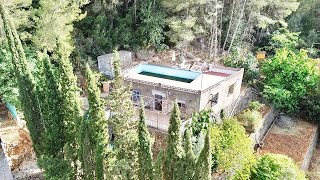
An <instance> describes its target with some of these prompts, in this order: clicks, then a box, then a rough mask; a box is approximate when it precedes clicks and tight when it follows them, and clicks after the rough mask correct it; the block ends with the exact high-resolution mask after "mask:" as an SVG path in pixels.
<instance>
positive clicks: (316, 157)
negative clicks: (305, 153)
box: [308, 139, 320, 180]
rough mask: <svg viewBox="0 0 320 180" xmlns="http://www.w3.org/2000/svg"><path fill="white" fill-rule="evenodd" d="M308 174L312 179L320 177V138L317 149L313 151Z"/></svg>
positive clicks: (315, 179) (316, 179)
mask: <svg viewBox="0 0 320 180" xmlns="http://www.w3.org/2000/svg"><path fill="white" fill-rule="evenodd" d="M308 176H309V179H310V180H318V179H320V139H319V140H318V144H317V146H316V149H315V150H314V152H313V156H312V159H311V163H310V167H309V172H308Z"/></svg>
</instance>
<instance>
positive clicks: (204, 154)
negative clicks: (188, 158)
mask: <svg viewBox="0 0 320 180" xmlns="http://www.w3.org/2000/svg"><path fill="white" fill-rule="evenodd" d="M204 141H205V143H204V147H203V149H202V150H201V153H200V155H199V158H198V161H197V164H196V171H195V175H194V177H193V179H194V180H198V179H201V180H210V179H211V160H212V155H211V145H210V130H209V129H208V131H207V135H206V137H205V140H204Z"/></svg>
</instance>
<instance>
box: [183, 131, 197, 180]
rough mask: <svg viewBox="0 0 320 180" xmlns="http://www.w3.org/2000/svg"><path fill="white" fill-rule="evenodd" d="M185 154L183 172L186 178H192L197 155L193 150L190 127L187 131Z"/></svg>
mask: <svg viewBox="0 0 320 180" xmlns="http://www.w3.org/2000/svg"><path fill="white" fill-rule="evenodd" d="M184 152H185V156H184V158H183V172H184V179H190V178H191V177H192V176H193V174H194V171H195V168H194V167H195V164H196V156H195V154H194V152H193V147H192V141H191V130H190V128H188V129H187V130H186V133H185V144H184Z"/></svg>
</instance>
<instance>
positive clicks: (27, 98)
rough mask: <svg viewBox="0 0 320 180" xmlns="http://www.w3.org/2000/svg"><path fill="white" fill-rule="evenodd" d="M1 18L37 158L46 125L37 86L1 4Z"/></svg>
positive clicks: (17, 37)
mask: <svg viewBox="0 0 320 180" xmlns="http://www.w3.org/2000/svg"><path fill="white" fill-rule="evenodd" d="M0 16H1V19H2V21H3V24H4V29H5V34H6V37H7V40H8V44H9V47H10V50H11V53H12V56H13V58H12V64H13V65H14V69H15V75H16V77H17V82H18V88H19V100H20V102H21V108H22V111H23V113H24V117H25V120H26V122H27V127H28V129H29V131H30V136H31V139H32V142H33V147H34V150H35V152H36V155H37V156H40V155H41V154H42V149H43V142H42V139H43V138H42V137H43V133H44V124H43V122H42V118H41V111H40V108H39V104H38V102H39V99H38V97H37V92H36V85H35V81H34V78H33V76H32V74H31V71H30V69H31V68H30V67H29V64H28V62H27V59H26V56H25V53H24V50H23V47H22V44H21V41H20V39H19V36H18V34H17V31H16V29H15V27H14V25H13V23H12V22H11V20H10V18H9V16H8V15H7V13H6V11H5V9H4V3H3V2H2V1H1V2H0Z"/></svg>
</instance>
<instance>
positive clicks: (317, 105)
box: [300, 85, 320, 121]
mask: <svg viewBox="0 0 320 180" xmlns="http://www.w3.org/2000/svg"><path fill="white" fill-rule="evenodd" d="M300 110H301V113H302V114H303V115H304V116H306V117H307V118H309V119H311V120H316V121H319V117H320V85H319V86H318V87H317V88H316V89H315V90H314V91H310V92H308V93H307V95H306V96H304V97H303V98H302V100H301V101H300Z"/></svg>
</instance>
